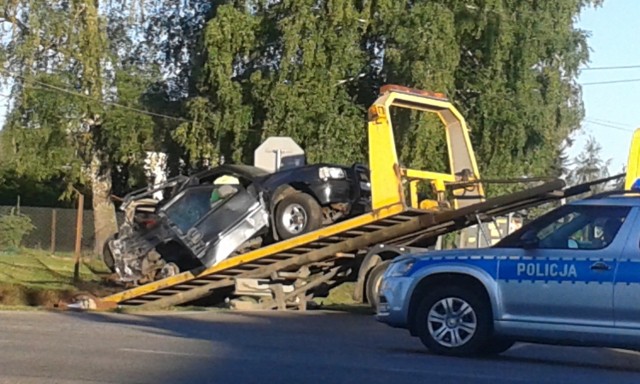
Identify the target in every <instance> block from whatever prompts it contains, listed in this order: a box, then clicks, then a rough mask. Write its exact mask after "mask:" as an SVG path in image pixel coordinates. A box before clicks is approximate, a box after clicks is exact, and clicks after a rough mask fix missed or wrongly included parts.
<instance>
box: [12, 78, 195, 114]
mask: <svg viewBox="0 0 640 384" xmlns="http://www.w3.org/2000/svg"><path fill="white" fill-rule="evenodd" d="M0 72H3V73H4V74H6V75H9V76H13V77H18V78H21V79H24V77H23V76H20V75H16V74H14V73H10V72H9V71H6V70H3V69H0ZM32 82H33V83H35V84H38V85H40V86H42V87H45V88H48V89H50V90H55V91H58V92H62V93H66V94H68V95H72V96H76V97H81V98H84V99H87V100H91V101H94V102H96V103H100V104H104V105H108V106H112V107H118V108H123V109H127V110H130V111H133V112H137V113H142V114H144V115H148V116H155V117H163V118H166V119H172V120H177V121H182V122H187V123H193V122H194V121H193V120H188V119H184V118H182V117H176V116H170V115H165V114H162V113H156V112H151V111H147V110H144V109H139V108H134V107H129V106H127V105H123V104H119V103H114V102H111V101H105V100H99V99H96V98H93V97H91V96H88V95H84V94H82V93H79V92H76V91H71V90H69V89H65V88H62V87H58V86H55V85H51V84H48V83H45V82H42V81H39V80H32ZM31 88H34V87H31ZM36 89H37V88H36Z"/></svg>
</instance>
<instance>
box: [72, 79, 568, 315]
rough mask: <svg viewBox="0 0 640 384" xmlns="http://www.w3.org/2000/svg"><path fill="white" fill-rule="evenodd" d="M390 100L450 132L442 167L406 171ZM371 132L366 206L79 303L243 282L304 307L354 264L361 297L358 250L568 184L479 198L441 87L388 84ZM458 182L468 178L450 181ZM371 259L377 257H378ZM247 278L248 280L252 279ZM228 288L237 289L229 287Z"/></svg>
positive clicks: (474, 169)
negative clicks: (428, 193) (430, 195)
mask: <svg viewBox="0 0 640 384" xmlns="http://www.w3.org/2000/svg"><path fill="white" fill-rule="evenodd" d="M393 107H398V108H403V109H409V110H413V111H420V112H427V113H433V114H435V115H437V117H438V118H439V120H440V121H441V122H442V124H443V126H444V131H445V135H446V143H447V151H448V157H449V172H448V173H447V172H444V173H443V172H434V171H427V170H418V169H411V168H406V167H403V166H402V165H401V164H400V162H399V159H398V154H397V151H396V146H395V137H394V126H393V124H392V121H391V116H392V108H393ZM367 129H368V151H369V169H370V180H371V211H370V212H368V213H365V214H362V215H359V216H357V217H354V218H351V219H347V220H345V221H342V222H338V223H336V224H333V225H330V226H327V227H324V228H321V229H318V230H316V231H314V232H310V233H306V234H303V235H300V236H297V237H295V238H292V239H289V240H284V241H280V242H277V243H275V244H271V245H267V246H264V247H261V248H259V249H256V250H253V251H249V252H247V253H244V254H242V255H239V256H235V257H232V258H229V259H226V260H224V261H222V262H221V263H219V264H217V265H214V266H212V267H210V268H206V269H200V270H192V271H187V272H183V273H180V274H178V275H175V276H171V277H168V278H165V279H162V280H158V281H154V282H151V283H147V284H145V285H141V286H137V287H133V288H131V289H128V290H125V291H122V292H119V293H115V294H112V295H110V296H106V297H103V298H101V299H97V298H92V299H91V300H90V301H91V302H92V304H83V305H84V307H87V306H88V307H91V308H108V307H114V306H143V307H147V308H161V307H167V306H172V305H178V304H183V303H186V302H192V301H194V300H196V299H200V298H204V297H207V296H209V295H212V294H215V293H217V292H222V293H223V294H225V295H234V294H236V295H238V294H241V292H243V291H247V289H244V290H243V286H244V287H245V288H246V287H247V286H251V287H252V288H248V291H251V289H255V288H256V287H257V286H260V284H262V288H265V287H266V290H267V291H268V293H267V294H264V292H263V293H262V294H261V295H262V296H263V297H262V298H261V299H260V300H259V306H260V307H261V308H277V309H286V308H290V307H292V306H293V307H295V308H298V309H305V308H306V302H307V301H308V300H309V299H310V298H312V297H314V296H313V293H310V292H312V291H314V290H318V289H320V288H323V287H324V288H326V289H330V288H331V287H333V286H335V285H337V284H339V283H340V282H342V281H344V280H345V279H348V278H349V276H353V275H354V269H355V272H357V273H356V274H357V275H358V277H357V280H358V287H357V289H356V291H358V292H359V293H358V292H356V294H355V296H360V297H362V290H363V289H362V287H363V285H364V284H365V280H366V279H367V276H368V275H369V271H370V270H371V268H373V267H374V266H375V263H373V262H372V261H371V260H373V259H372V258H369V259H368V261H367V262H366V263H364V264H363V263H362V257H361V256H362V255H363V254H366V253H367V251H368V250H369V249H371V248H372V247H374V246H375V245H376V244H380V243H386V244H403V243H406V242H407V241H411V240H412V239H415V238H419V237H425V236H437V235H439V234H443V233H447V232H450V231H451V230H452V228H454V227H456V228H458V227H460V226H466V225H473V224H474V223H477V222H478V221H479V220H481V218H480V217H479V215H478V212H481V213H487V212H488V213H489V214H492V213H498V214H499V213H500V212H502V211H504V210H508V209H511V208H513V207H514V206H516V205H517V206H521V205H527V204H536V203H537V202H539V201H540V200H542V199H548V198H549V196H550V195H549V191H552V190H555V191H557V190H558V189H561V188H562V187H564V183H555V184H554V183H552V185H549V186H545V187H544V188H542V189H538V190H535V191H532V192H531V193H528V194H526V196H524V195H523V196H519V200H518V202H517V203H513V202H512V201H511V200H504V201H502V200H501V201H495V202H493V201H489V202H484V201H485V198H484V190H483V186H482V184H481V183H480V182H479V172H478V166H477V163H476V159H475V154H474V152H473V148H472V146H471V141H470V138H469V130H468V128H467V124H466V122H465V120H464V118H463V117H462V115H461V114H460V112H459V111H458V110H457V109H456V108H455V107H454V105H453V104H452V103H451V102H450V101H449V100H448V99H447V98H446V97H445V96H444V95H443V94H440V93H434V92H427V91H421V90H417V89H412V88H407V87H403V86H398V85H386V86H384V87H382V88H381V89H380V95H379V97H378V98H377V99H376V100H375V102H374V103H373V104H372V105H371V107H370V108H369V110H368V128H367ZM420 183H427V184H428V185H429V186H430V187H431V189H432V191H433V192H434V194H435V196H436V198H435V200H434V199H431V200H423V201H419V197H418V189H419V188H418V187H419V184H420ZM454 183H466V184H464V186H463V187H454V188H453V189H451V188H448V186H450V185H452V184H454ZM407 184H408V187H409V190H408V193H407V191H406V190H405V186H406V185H407ZM407 195H408V196H409V199H408V200H409V201H407V198H406V197H405V196H407ZM556 196H558V194H556V195H554V197H556ZM376 261H377V262H379V261H380V257H378V259H376ZM251 281H253V282H254V284H253V285H252V284H248V282H251ZM255 281H258V282H261V283H255ZM247 284H248V285H247ZM233 287H235V292H232V291H230V290H231V289H233ZM85 299H86V297H85ZM83 302H84V303H86V300H84V301H83Z"/></svg>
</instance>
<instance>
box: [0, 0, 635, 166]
mask: <svg viewBox="0 0 640 384" xmlns="http://www.w3.org/2000/svg"><path fill="white" fill-rule="evenodd" d="M638 16H640V1H638V0H605V1H604V5H603V6H602V7H598V8H586V9H584V10H583V11H582V14H581V16H580V18H579V20H578V22H577V24H576V26H577V27H578V28H580V29H583V30H585V31H589V32H590V35H591V36H590V37H589V40H588V44H589V47H590V49H591V54H590V62H589V64H588V65H587V67H592V68H599V67H616V66H634V65H637V66H638V68H631V69H617V70H604V69H602V70H595V69H594V70H583V71H581V73H580V76H579V78H578V82H579V83H581V84H585V85H584V86H583V88H582V91H583V102H584V106H585V119H584V121H583V124H582V129H581V130H580V131H579V132H577V133H576V134H574V136H573V138H574V139H575V142H574V145H573V146H572V147H571V148H569V150H568V151H567V154H568V155H569V157H570V158H575V157H576V156H577V155H578V154H579V153H580V152H581V151H582V149H583V147H584V144H585V142H586V140H587V138H588V137H589V136H593V137H594V138H595V139H596V140H597V141H598V142H599V143H600V145H601V146H602V152H601V157H602V159H603V160H605V161H606V160H611V165H610V167H609V171H610V173H611V174H617V173H619V172H620V171H622V168H623V166H624V165H625V164H626V161H627V156H628V151H629V146H630V142H631V137H632V134H633V131H634V130H635V128H640V103H639V101H640V81H636V82H621V83H614V84H591V85H589V84H588V83H593V82H602V81H605V82H606V81H616V80H634V79H638V80H640V49H638V46H637V45H634V43H633V42H634V41H636V40H635V39H637V37H638V36H640V23H638V22H637V20H638ZM7 93H8V92H7V90H6V89H2V88H0V127H2V125H3V122H4V115H5V112H6V108H5V107H6V102H7V100H6V98H4V97H3V96H2V95H3V94H7Z"/></svg>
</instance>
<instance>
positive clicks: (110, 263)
mask: <svg viewBox="0 0 640 384" xmlns="http://www.w3.org/2000/svg"><path fill="white" fill-rule="evenodd" d="M117 237H118V234H117V233H116V234H115V235H113V236H110V237H109V238H108V239H107V241H105V242H104V246H103V247H102V262H104V264H105V265H106V266H107V268H109V270H110V271H111V272H112V273H115V272H116V266H115V260H114V259H113V253H112V252H111V249H110V248H109V242H111V240H114V239H116V238H117Z"/></svg>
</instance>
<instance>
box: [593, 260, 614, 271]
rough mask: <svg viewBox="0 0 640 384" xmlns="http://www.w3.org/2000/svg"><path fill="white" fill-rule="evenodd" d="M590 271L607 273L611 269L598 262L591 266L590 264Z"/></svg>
mask: <svg viewBox="0 0 640 384" xmlns="http://www.w3.org/2000/svg"><path fill="white" fill-rule="evenodd" d="M591 269H592V270H594V271H608V270H610V269H611V267H610V266H609V265H607V264H605V263H603V262H602V261H598V262H595V263H593V264H591Z"/></svg>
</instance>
